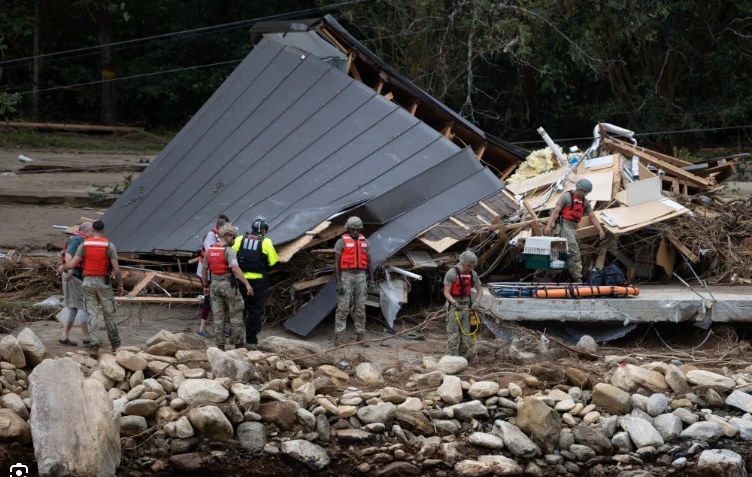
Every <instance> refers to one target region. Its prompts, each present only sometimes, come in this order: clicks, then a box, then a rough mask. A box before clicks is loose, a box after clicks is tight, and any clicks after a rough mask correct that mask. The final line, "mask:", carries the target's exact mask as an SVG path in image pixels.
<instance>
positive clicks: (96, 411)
mask: <svg viewBox="0 0 752 477" xmlns="http://www.w3.org/2000/svg"><path fill="white" fill-rule="evenodd" d="M29 391H30V396H31V402H32V407H31V420H30V424H31V435H32V437H33V439H34V455H35V456H36V461H37V466H38V472H39V474H40V475H86V476H93V477H109V476H112V475H115V471H116V470H117V468H118V466H119V465H120V457H121V450H120V414H119V413H116V412H115V410H114V408H113V404H112V400H111V399H110V398H109V396H108V395H107V392H106V391H105V389H104V386H102V384H101V383H100V382H99V381H96V380H93V379H84V376H83V374H82V373H81V371H80V369H79V366H78V365H77V364H76V362H75V361H73V360H72V359H70V358H62V359H55V360H53V359H48V360H45V361H43V362H42V363H40V364H39V365H38V366H37V367H36V368H35V369H34V371H33V372H32V373H31V375H30V376H29ZM0 411H2V410H0ZM64 416H69V417H71V416H79V417H80V416H86V418H85V419H83V418H80V419H78V418H69V419H66V418H63V417H64Z"/></svg>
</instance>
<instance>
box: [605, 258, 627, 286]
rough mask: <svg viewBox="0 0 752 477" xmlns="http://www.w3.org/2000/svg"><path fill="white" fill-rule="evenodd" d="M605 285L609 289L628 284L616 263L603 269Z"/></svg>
mask: <svg viewBox="0 0 752 477" xmlns="http://www.w3.org/2000/svg"><path fill="white" fill-rule="evenodd" d="M603 284H604V285H606V286H608V287H623V286H624V285H626V284H627V278H626V277H625V276H624V273H622V271H621V268H619V266H618V265H616V264H615V263H612V264H611V265H606V266H605V267H604V268H603Z"/></svg>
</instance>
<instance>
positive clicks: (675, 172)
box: [603, 138, 715, 188]
mask: <svg viewBox="0 0 752 477" xmlns="http://www.w3.org/2000/svg"><path fill="white" fill-rule="evenodd" d="M603 144H604V145H605V146H606V148H607V149H610V150H612V151H616V152H619V153H621V154H624V155H625V156H628V157H631V156H637V157H639V158H640V159H641V160H642V161H645V162H647V163H648V164H650V165H652V166H655V167H658V168H660V169H663V170H664V171H666V172H667V173H670V175H672V176H674V177H677V178H679V179H683V180H685V181H687V182H688V183H690V184H692V185H695V186H697V187H702V188H706V187H710V186H712V185H714V184H715V182H714V181H711V180H708V179H705V178H702V177H700V176H697V175H695V174H692V173H691V172H687V171H685V170H684V169H681V168H680V167H677V166H675V165H673V164H670V163H668V162H666V161H664V160H662V159H660V158H658V157H657V155H656V154H654V153H653V151H647V150H642V149H641V148H637V147H635V146H633V145H632V144H627V143H626V142H624V141H619V140H618V139H613V138H605V139H604V140H603Z"/></svg>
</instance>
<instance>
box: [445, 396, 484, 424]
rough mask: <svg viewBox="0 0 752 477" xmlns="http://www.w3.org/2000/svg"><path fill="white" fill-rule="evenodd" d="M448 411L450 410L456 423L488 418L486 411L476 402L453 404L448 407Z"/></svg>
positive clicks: (480, 403) (481, 404)
mask: <svg viewBox="0 0 752 477" xmlns="http://www.w3.org/2000/svg"><path fill="white" fill-rule="evenodd" d="M448 409H451V412H452V413H453V415H454V418H455V419H457V420H458V421H471V420H473V419H479V418H487V417H488V409H487V408H486V406H484V405H483V403H482V402H480V401H478V400H475V401H468V402H463V403H460V404H455V405H454V406H449V408H448Z"/></svg>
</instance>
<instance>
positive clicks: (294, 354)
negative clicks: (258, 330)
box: [258, 336, 334, 368]
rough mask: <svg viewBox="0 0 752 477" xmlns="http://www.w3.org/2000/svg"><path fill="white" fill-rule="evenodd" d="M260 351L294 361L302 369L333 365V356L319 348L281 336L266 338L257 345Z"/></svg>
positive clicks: (315, 345)
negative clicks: (294, 359)
mask: <svg viewBox="0 0 752 477" xmlns="http://www.w3.org/2000/svg"><path fill="white" fill-rule="evenodd" d="M258 348H259V349H260V350H261V351H264V352H267V353H274V354H278V355H280V356H284V357H286V358H301V357H305V358H303V359H296V363H298V364H300V365H301V366H302V367H304V368H315V367H317V366H321V365H323V364H334V356H333V355H332V354H330V353H326V352H325V351H326V350H325V349H324V348H322V347H321V346H319V345H317V344H315V343H312V342H310V341H303V340H295V339H291V338H284V337H282V336H267V337H266V338H264V339H263V340H261V342H259V344H258Z"/></svg>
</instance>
